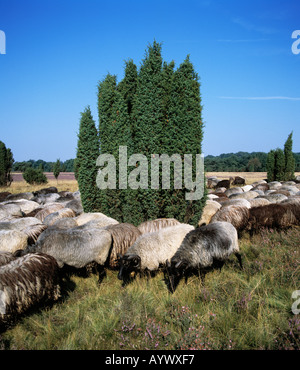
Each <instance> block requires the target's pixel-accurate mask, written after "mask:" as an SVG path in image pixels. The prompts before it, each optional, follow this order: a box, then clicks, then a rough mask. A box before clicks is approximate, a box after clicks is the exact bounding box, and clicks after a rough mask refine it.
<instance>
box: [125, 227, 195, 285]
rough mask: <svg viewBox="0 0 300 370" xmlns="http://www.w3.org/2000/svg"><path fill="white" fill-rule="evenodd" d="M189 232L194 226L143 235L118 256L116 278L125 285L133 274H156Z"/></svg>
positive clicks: (161, 230)
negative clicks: (118, 267) (118, 265)
mask: <svg viewBox="0 0 300 370" xmlns="http://www.w3.org/2000/svg"><path fill="white" fill-rule="evenodd" d="M191 230H194V226H192V225H188V224H179V225H175V226H170V227H166V228H162V229H160V230H158V231H154V232H151V233H146V234H143V235H142V236H140V237H139V238H138V239H137V240H136V242H135V243H134V244H133V245H132V246H131V247H130V248H128V250H127V252H126V253H125V254H124V255H123V256H120V262H119V263H120V270H119V274H118V278H119V279H120V280H123V282H124V283H125V284H126V283H127V282H128V281H129V279H130V276H131V273H133V272H134V273H138V272H139V273H140V275H142V274H144V273H146V274H148V275H149V274H153V273H155V272H157V271H158V269H159V267H160V266H161V265H164V264H165V263H166V260H169V259H171V258H172V256H173V255H174V254H175V252H176V251H177V249H178V248H179V246H180V244H181V242H182V240H183V239H184V237H185V235H186V234H187V233H188V232H190V231H191Z"/></svg>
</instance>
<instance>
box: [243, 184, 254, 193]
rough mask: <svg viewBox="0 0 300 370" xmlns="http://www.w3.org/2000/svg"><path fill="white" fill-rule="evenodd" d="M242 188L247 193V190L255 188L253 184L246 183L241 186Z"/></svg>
mask: <svg viewBox="0 0 300 370" xmlns="http://www.w3.org/2000/svg"><path fill="white" fill-rule="evenodd" d="M241 189H242V190H243V192H244V193H247V191H250V190H251V189H253V185H244V186H242V187H241Z"/></svg>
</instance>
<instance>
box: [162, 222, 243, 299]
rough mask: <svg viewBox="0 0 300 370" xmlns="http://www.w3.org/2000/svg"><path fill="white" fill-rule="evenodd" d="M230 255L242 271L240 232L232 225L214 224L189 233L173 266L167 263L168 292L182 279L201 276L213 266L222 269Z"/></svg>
mask: <svg viewBox="0 0 300 370" xmlns="http://www.w3.org/2000/svg"><path fill="white" fill-rule="evenodd" d="M231 254H234V255H235V256H236V257H237V259H238V261H239V264H240V267H241V268H242V260H241V255H240V253H239V244H238V235H237V231H236V229H235V227H234V226H232V225H231V224H230V223H228V222H215V223H211V224H209V225H206V226H202V227H199V228H197V229H195V230H193V231H191V232H189V233H188V234H187V235H186V237H185V238H184V240H183V242H182V244H181V246H180V247H179V248H178V250H177V252H176V253H175V254H174V256H173V257H172V259H171V263H167V268H166V270H165V280H166V281H167V285H168V288H169V290H170V291H171V292H174V291H175V289H176V287H177V285H178V284H179V282H180V280H181V278H182V277H183V276H186V277H187V276H188V275H189V274H190V273H193V272H196V271H197V272H200V273H201V272H204V271H205V270H207V269H210V268H212V267H214V266H218V267H219V268H221V267H222V265H223V264H224V262H225V260H227V259H228V258H229V257H230V256H231ZM166 277H167V278H166Z"/></svg>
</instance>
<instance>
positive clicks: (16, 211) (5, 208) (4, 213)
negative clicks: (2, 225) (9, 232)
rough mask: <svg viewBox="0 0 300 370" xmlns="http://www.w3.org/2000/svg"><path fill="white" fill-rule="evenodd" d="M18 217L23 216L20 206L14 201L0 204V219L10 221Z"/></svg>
mask: <svg viewBox="0 0 300 370" xmlns="http://www.w3.org/2000/svg"><path fill="white" fill-rule="evenodd" d="M17 217H23V212H22V211H21V208H20V206H18V205H17V204H13V203H6V204H3V203H2V204H0V221H9V220H12V219H14V218H17Z"/></svg>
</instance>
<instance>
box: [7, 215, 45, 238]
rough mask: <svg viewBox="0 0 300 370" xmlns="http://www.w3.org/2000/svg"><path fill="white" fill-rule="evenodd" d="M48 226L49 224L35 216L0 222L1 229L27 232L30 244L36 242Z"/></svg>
mask: <svg viewBox="0 0 300 370" xmlns="http://www.w3.org/2000/svg"><path fill="white" fill-rule="evenodd" d="M46 228H47V226H46V225H44V224H43V223H42V222H41V221H40V220H39V219H37V218H35V217H23V218H17V219H15V220H11V221H10V222H0V230H19V231H22V232H23V233H25V234H26V235H27V237H28V240H27V242H28V244H32V243H35V242H36V240H37V238H38V236H39V235H40V234H41V233H42V232H43V231H44V230H45V229H46Z"/></svg>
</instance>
